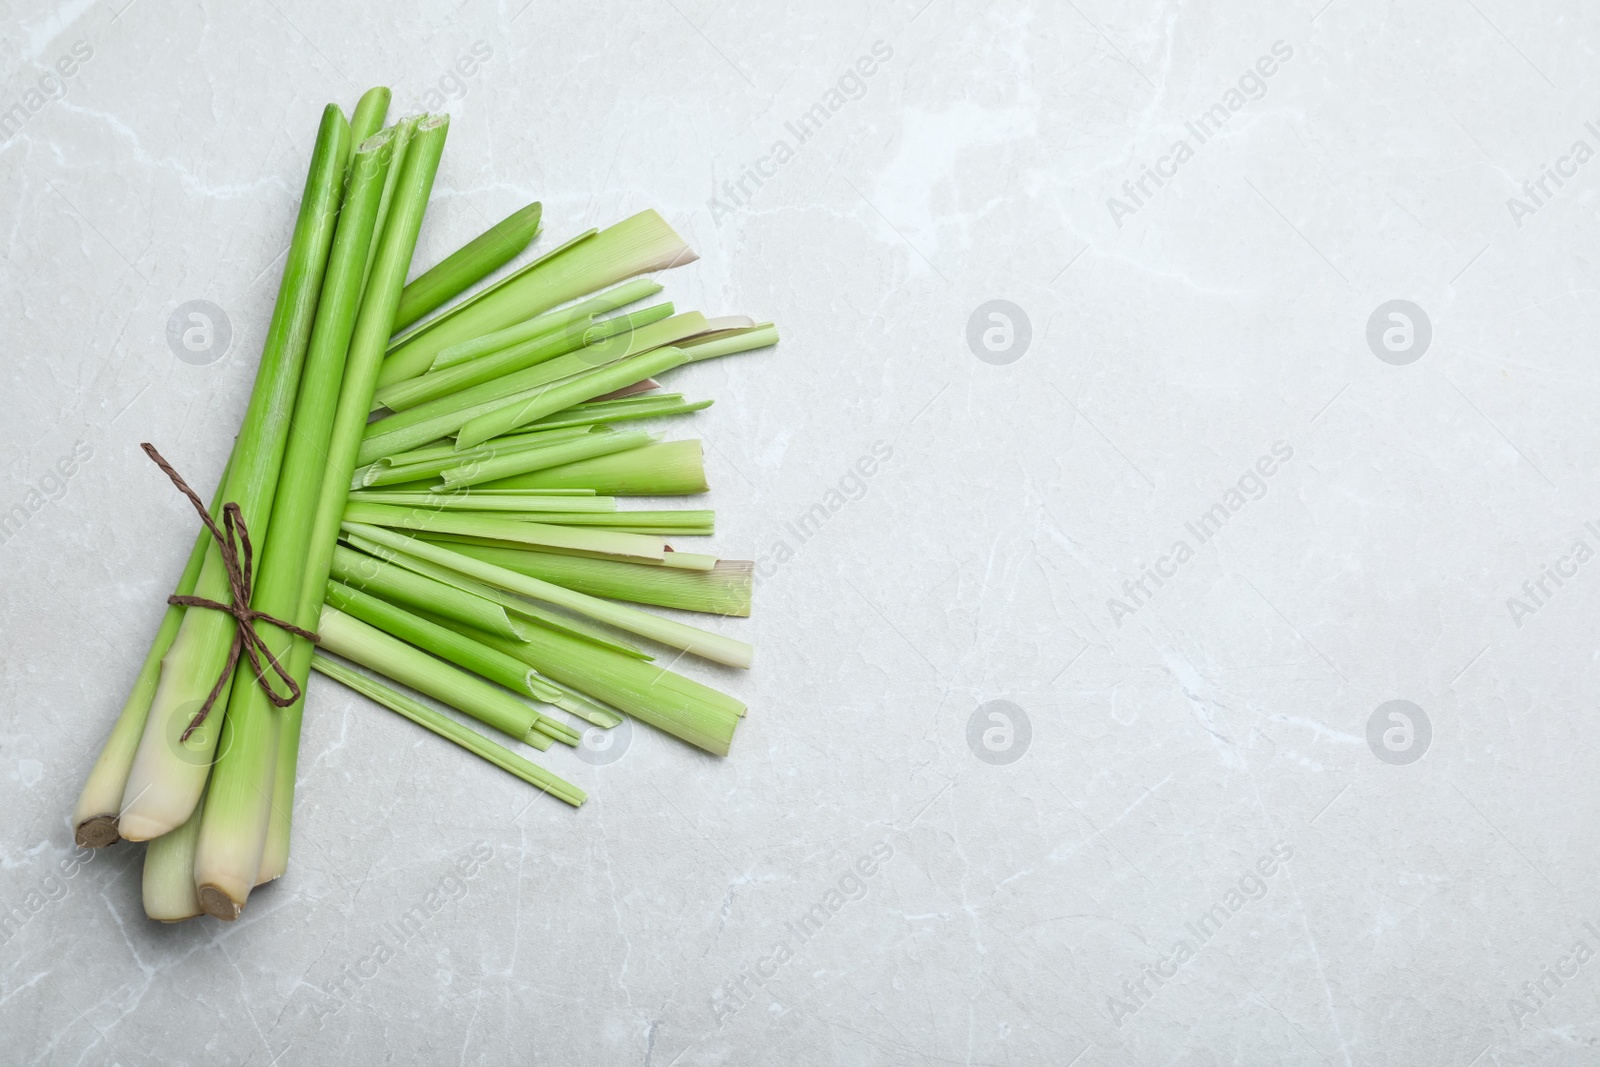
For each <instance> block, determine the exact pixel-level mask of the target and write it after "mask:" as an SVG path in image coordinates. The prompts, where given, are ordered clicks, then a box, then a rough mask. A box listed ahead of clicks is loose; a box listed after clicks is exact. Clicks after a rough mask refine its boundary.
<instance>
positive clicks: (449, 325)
mask: <svg viewBox="0 0 1600 1067" xmlns="http://www.w3.org/2000/svg"><path fill="white" fill-rule="evenodd" d="M696 258H697V257H696V256H695V254H694V252H693V251H691V250H690V248H689V246H688V245H687V244H685V243H684V241H683V238H681V237H679V236H678V235H677V234H676V233H675V232H673V229H672V227H671V226H668V225H667V222H666V220H665V219H663V218H662V217H661V216H660V215H659V214H657V213H656V212H654V211H642V212H640V213H639V214H637V215H635V216H633V217H632V218H629V219H624V220H623V221H622V222H619V223H617V224H616V225H614V226H608V227H607V228H606V229H604V230H602V231H600V232H599V233H598V234H596V235H594V236H593V237H590V238H588V239H587V240H583V241H579V242H577V243H575V244H572V245H571V246H570V247H567V248H565V249H564V250H562V251H559V252H558V253H557V254H555V255H553V256H550V257H548V258H546V259H543V260H540V261H537V262H535V263H533V264H531V265H529V266H528V267H527V268H525V269H524V270H522V271H519V272H517V273H516V274H514V275H512V276H511V277H510V278H508V279H506V281H505V282H503V283H501V284H500V285H499V286H497V287H496V288H495V289H494V290H493V291H491V292H490V293H488V294H486V295H484V296H482V297H480V298H477V299H475V300H473V301H471V302H470V303H468V304H466V305H463V306H462V307H460V308H459V309H458V310H456V311H455V312H454V313H452V314H451V315H450V316H449V317H448V318H443V319H442V321H440V322H439V324H438V325H437V326H435V327H433V328H431V329H423V330H419V331H417V332H416V333H415V335H414V336H410V337H407V338H404V339H402V343H400V344H398V345H397V346H396V347H395V349H394V351H393V352H392V354H391V355H390V356H389V358H388V360H387V361H386V362H385V364H384V370H383V384H384V385H389V384H391V383H393V382H398V381H404V380H405V379H407V378H414V377H416V376H417V375H418V374H421V373H422V372H423V371H425V370H427V369H428V367H429V365H431V364H432V363H433V360H434V357H435V356H437V355H438V354H439V353H440V352H442V351H444V350H445V349H446V348H449V347H451V346H452V345H457V344H460V343H461V342H462V341H467V340H470V339H472V338H474V337H482V336H483V335H484V334H487V333H492V332H494V331H496V330H503V329H505V328H506V327H507V326H510V325H511V324H512V323H515V322H521V321H522V320H524V319H526V318H529V317H530V316H533V315H537V314H540V313H541V312H545V311H549V310H550V309H551V308H555V307H560V306H561V305H562V304H565V303H567V302H568V301H570V300H575V299H577V298H578V297H580V296H586V295H588V294H589V293H593V292H596V291H598V290H600V289H604V288H606V287H607V286H609V285H614V284H616V283H617V282H620V281H624V280H626V279H628V278H632V277H634V276H636V275H640V274H650V273H653V272H655V271H659V270H666V269H668V268H669V267H677V266H681V265H683V264H685V263H691V262H693V261H694V260H695V259H696Z"/></svg>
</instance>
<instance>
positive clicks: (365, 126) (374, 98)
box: [350, 85, 392, 145]
mask: <svg viewBox="0 0 1600 1067" xmlns="http://www.w3.org/2000/svg"><path fill="white" fill-rule="evenodd" d="M391 95H392V94H391V93H390V92H389V88H388V86H385V85H378V86H374V87H373V88H371V89H368V90H367V91H366V92H364V93H362V94H361V99H360V100H358V101H356V109H355V110H354V111H353V112H351V113H350V143H351V144H352V145H363V144H366V143H367V138H369V137H373V136H375V135H376V134H377V133H378V131H379V130H381V129H383V120H384V117H385V116H386V115H388V114H389V101H390V99H391Z"/></svg>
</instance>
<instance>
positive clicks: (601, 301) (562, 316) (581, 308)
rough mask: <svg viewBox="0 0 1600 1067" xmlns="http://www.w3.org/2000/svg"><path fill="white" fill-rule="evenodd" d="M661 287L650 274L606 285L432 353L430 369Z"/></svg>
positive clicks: (633, 299) (532, 335)
mask: <svg viewBox="0 0 1600 1067" xmlns="http://www.w3.org/2000/svg"><path fill="white" fill-rule="evenodd" d="M661 289H662V286H661V283H660V282H657V281H654V280H652V279H650V278H635V279H633V280H632V281H627V282H623V283H622V284H621V285H619V286H617V287H616V288H615V289H607V290H606V291H605V292H603V293H599V294H597V295H595V296H592V297H590V298H589V299H587V300H581V301H579V302H578V303H576V304H573V305H571V306H570V307H564V308H561V309H559V310H556V311H547V312H545V313H544V314H543V315H535V316H533V317H532V318H531V319H528V320H526V321H524V322H519V323H517V324H515V325H513V326H507V327H506V328H505V329H503V330H496V331H495V332H494V333H488V334H484V335H483V336H482V337H474V338H473V339H472V340H470V341H462V342H461V343H460V344H457V345H451V346H450V347H449V348H447V349H445V350H444V351H442V352H440V353H439V354H438V355H437V356H435V357H434V359H433V363H432V364H431V365H430V366H429V368H428V369H429V370H430V371H439V370H444V369H445V368H447V367H453V366H455V365H456V364H458V363H465V362H467V361H468V360H471V359H477V358H478V357H479V356H486V355H488V354H489V353H491V352H498V351H499V350H500V349H502V348H510V347H511V346H512V345H515V344H521V343H522V342H523V341H528V340H531V339H533V338H535V337H538V336H540V335H541V334H550V333H556V332H558V331H562V330H567V329H570V328H572V327H573V325H575V324H577V323H580V322H582V323H587V322H589V321H591V320H592V318H593V317H594V316H595V315H601V314H604V313H605V312H607V311H615V310H617V309H618V308H622V307H626V306H627V305H629V304H632V303H636V302H638V301H640V300H643V299H644V298H645V297H647V296H654V295H655V294H657V293H659V292H660V291H661Z"/></svg>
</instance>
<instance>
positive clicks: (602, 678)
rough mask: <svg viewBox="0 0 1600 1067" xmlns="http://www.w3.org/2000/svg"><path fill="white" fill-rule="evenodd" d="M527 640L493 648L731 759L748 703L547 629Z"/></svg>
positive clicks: (493, 640)
mask: <svg viewBox="0 0 1600 1067" xmlns="http://www.w3.org/2000/svg"><path fill="white" fill-rule="evenodd" d="M529 629H530V632H529V634H528V635H527V637H528V639H527V640H526V641H522V642H519V643H517V644H515V645H508V644H504V643H503V640H502V639H501V638H498V637H497V638H490V639H488V642H487V643H490V644H492V645H495V646H496V647H499V648H500V649H501V651H503V652H505V653H506V654H507V655H510V656H515V657H516V658H518V659H520V660H522V661H523V662H524V663H527V664H528V665H529V666H531V667H533V668H534V669H535V670H537V671H538V672H539V673H540V674H542V675H544V676H546V677H548V678H552V679H554V680H556V681H559V682H561V683H562V684H564V685H569V686H571V687H572V688H574V689H576V690H578V691H579V692H581V693H585V694H588V695H591V696H593V697H595V698H596V699H599V700H603V701H605V702H606V703H607V704H610V705H611V706H613V707H616V708H619V709H621V710H622V711H624V712H626V713H628V714H629V715H632V716H634V717H636V718H639V719H642V720H643V721H645V722H647V723H649V724H650V725H651V726H654V727H656V728H657V729H660V730H665V731H666V732H667V733H670V734H672V735H673V736H674V737H677V738H680V739H681V740H684V741H687V742H688V743H689V744H691V745H695V746H697V747H699V748H703V749H705V750H706V751H707V752H710V753H713V754H715V755H718V756H726V755H727V754H728V748H729V745H730V744H731V743H732V741H733V733H734V729H735V728H736V727H737V726H738V725H739V719H740V718H741V717H742V716H743V715H744V712H745V706H744V704H743V703H742V702H741V701H739V700H736V699H735V698H733V697H731V696H729V695H728V694H726V693H721V692H718V691H717V690H715V689H712V688H711V687H710V686H706V685H701V684H700V683H699V682H696V681H695V680H694V679H692V678H686V677H684V676H683V675H681V674H677V673H675V672H673V671H670V670H667V669H665V668H662V667H658V666H656V665H655V664H653V663H644V662H641V661H639V660H636V659H629V658H627V657H626V656H619V655H617V654H616V653H613V652H608V651H607V650H605V649H603V648H597V647H595V646H593V645H590V644H587V643H586V642H583V641H580V640H578V639H577V638H574V637H569V636H568V635H566V634H563V633H559V632H557V631H555V630H548V629H545V628H543V627H537V626H536V627H530V628H529Z"/></svg>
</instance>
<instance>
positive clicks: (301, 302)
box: [118, 104, 350, 841]
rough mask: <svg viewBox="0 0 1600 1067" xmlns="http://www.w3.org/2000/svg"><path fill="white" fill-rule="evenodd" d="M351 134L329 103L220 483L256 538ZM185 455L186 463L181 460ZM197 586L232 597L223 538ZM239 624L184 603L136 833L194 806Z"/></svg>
mask: <svg viewBox="0 0 1600 1067" xmlns="http://www.w3.org/2000/svg"><path fill="white" fill-rule="evenodd" d="M349 136H350V126H349V124H348V123H347V122H346V121H345V119H344V116H343V114H341V113H340V111H339V109H338V108H337V107H335V106H333V105H331V104H330V105H329V106H328V107H327V109H326V110H324V112H323V116H322V124H321V127H320V129H319V132H318V135H317V142H316V147H315V148H314V150H313V153H312V158H311V167H310V170H309V172H308V174H307V176H306V185H305V192H304V195H303V196H302V198H301V202H300V214H299V217H298V219H297V220H296V223H295V229H294V236H293V238H292V239H291V241H290V245H289V252H288V257H287V260H286V262H285V264H284V270H283V281H282V284H281V286H280V287H279V290H278V300H277V303H276V305H275V306H274V308H273V313H272V321H271V323H270V324H269V326H268V327H267V337H266V341H265V343H264V345H263V348H262V353H261V362H260V365H259V367H258V369H257V372H256V380H255V385H254V387H253V388H252V390H251V394H250V402H249V405H248V406H247V408H246V409H245V417H244V423H243V425H242V426H241V427H240V430H239V436H238V440H237V443H236V444H235V447H234V452H233V459H232V460H231V461H230V463H229V465H228V477H227V481H226V482H225V483H224V485H223V488H222V491H221V495H222V497H223V499H225V500H227V501H229V502H233V503H237V504H238V505H239V508H240V512H241V514H242V515H243V516H244V519H245V522H246V523H247V524H248V526H249V528H250V533H251V536H252V537H253V538H254V539H255V541H256V543H257V544H260V543H261V542H262V541H263V540H264V539H265V538H266V537H268V536H269V533H270V527H269V522H268V520H269V518H270V516H271V514H272V504H273V497H274V495H275V494H276V492H277V489H278V473H279V470H280V468H281V467H282V464H283V454H284V448H285V445H286V444H287V441H288V436H289V421H290V414H291V412H292V411H293V409H294V400H295V395H296V393H297V391H298V390H299V386H300V371H301V367H302V366H303V365H304V362H305V356H306V349H307V347H308V346H309V344H310V340H311V329H312V324H313V322H314V320H315V318H316V309H317V300H318V297H319V296H320V294H321V291H322V279H323V273H324V271H325V270H326V268H327V264H328V253H329V249H330V247H331V245H332V243H333V233H334V228H335V224H336V221H337V219H338V211H339V195H340V189H341V187H342V186H343V184H344V174H345V164H346V161H347V159H348V157H349V148H350V145H349ZM178 465H179V466H180V467H181V466H183V464H182V463H181V462H179V464H178ZM195 595H197V596H202V597H205V598H207V599H209V600H217V601H226V600H228V599H229V598H230V594H229V582H228V576H227V571H226V568H225V566H224V564H223V560H222V552H221V549H220V548H219V547H218V546H217V545H215V544H213V545H212V546H210V547H209V548H208V549H207V550H206V558H205V562H204V563H203V564H202V565H201V569H200V577H199V579H198V581H197V582H196V585H195ZM237 629H238V627H237V622H236V620H235V619H234V618H233V616H231V615H229V614H228V613H227V612H222V611H189V612H185V613H184V616H183V619H182V621H181V622H180V623H179V625H178V633H177V636H176V637H175V638H174V639H173V643H172V647H171V648H170V649H168V651H167V655H166V657H165V659H164V660H163V662H162V668H161V676H160V679H159V681H158V682H157V684H156V692H155V696H154V698H153V699H152V701H151V706H150V712H149V715H148V716H147V718H146V720H145V728H144V732H143V734H142V735H141V737H140V739H139V746H138V749H137V751H136V752H135V754H134V759H133V764H132V766H131V768H130V769H129V772H128V781H127V785H126V786H125V787H124V796H123V801H122V806H121V814H120V818H119V821H118V828H119V832H120V833H121V834H122V836H123V837H126V838H128V839H129V840H135V841H147V840H149V839H151V838H153V837H160V836H161V835H162V834H164V833H168V832H169V831H171V830H174V829H176V828H177V827H179V826H180V825H182V824H183V823H184V822H185V821H186V820H187V819H188V818H189V815H190V813H191V812H193V811H194V807H195V804H196V803H198V801H199V799H200V794H201V792H202V791H203V790H204V788H205V781H206V772H207V769H208V767H209V765H210V763H211V756H212V753H213V752H214V751H215V748H216V741H217V737H218V734H219V730H217V729H216V728H215V727H217V726H220V725H221V720H222V718H223V715H224V712H225V710H226V709H225V708H215V709H214V711H213V717H214V719H215V722H213V721H212V720H211V719H208V720H207V723H206V725H207V726H208V727H212V728H210V729H197V730H196V731H194V733H193V734H191V735H190V737H189V738H188V740H186V741H182V742H180V741H178V739H177V738H178V736H179V735H180V734H181V733H182V732H183V729H184V727H185V725H186V724H187V722H188V721H189V720H190V719H191V718H192V717H193V716H194V715H195V714H196V713H197V711H198V710H199V708H200V706H201V704H202V703H203V702H204V701H205V699H206V697H207V696H208V695H209V694H210V692H211V690H212V687H213V686H214V685H215V684H216V681H217V677H218V675H220V674H222V673H223V672H224V671H225V669H226V667H227V663H228V650H229V648H230V647H231V645H232V643H233V640H234V637H235V634H236V633H237ZM180 720H181V721H180ZM174 726H176V729H173V727H174Z"/></svg>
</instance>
